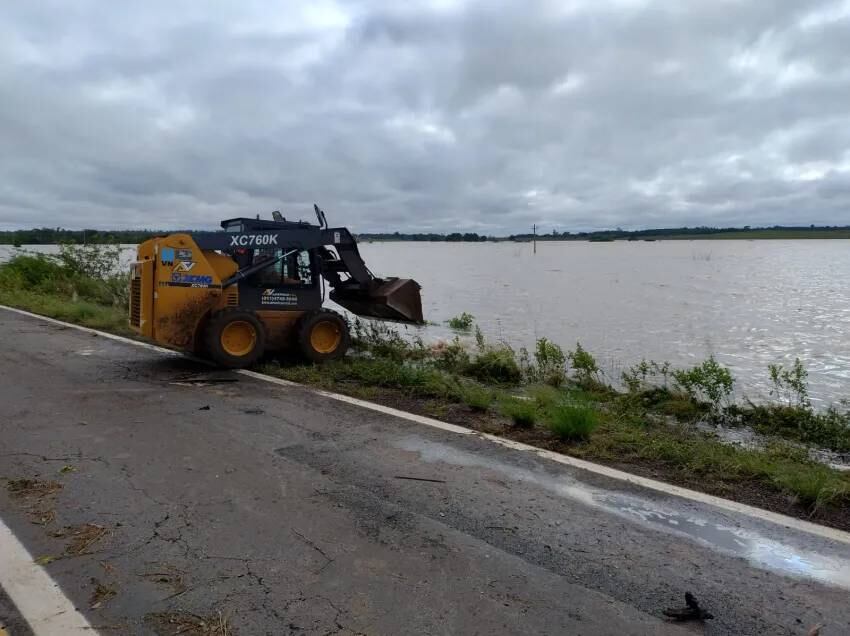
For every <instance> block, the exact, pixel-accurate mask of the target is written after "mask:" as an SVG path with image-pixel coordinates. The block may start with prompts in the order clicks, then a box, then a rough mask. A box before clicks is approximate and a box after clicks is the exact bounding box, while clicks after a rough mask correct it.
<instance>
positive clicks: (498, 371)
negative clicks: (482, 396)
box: [465, 345, 522, 384]
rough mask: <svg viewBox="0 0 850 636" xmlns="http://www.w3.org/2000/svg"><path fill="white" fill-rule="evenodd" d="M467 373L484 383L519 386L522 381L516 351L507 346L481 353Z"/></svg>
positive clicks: (471, 362)
mask: <svg viewBox="0 0 850 636" xmlns="http://www.w3.org/2000/svg"><path fill="white" fill-rule="evenodd" d="M465 372H466V374H467V375H470V376H472V377H474V378H477V379H478V380H481V381H482V382H498V383H502V384H517V383H518V382H520V380H522V372H521V371H520V368H519V364H518V363H517V360H516V355H515V354H514V350H513V349H511V348H510V347H509V346H507V345H502V346H499V347H493V348H489V349H486V350H485V351H482V352H480V353H479V354H478V355H477V356H475V358H474V359H472V360H471V361H470V362H469V363H468V364H467V365H466V369H465Z"/></svg>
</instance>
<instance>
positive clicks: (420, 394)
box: [0, 249, 850, 528]
mask: <svg viewBox="0 0 850 636" xmlns="http://www.w3.org/2000/svg"><path fill="white" fill-rule="evenodd" d="M104 258H105V257H104V256H103V254H101V253H100V251H98V252H97V253H93V254H92V253H89V252H87V251H85V250H79V249H77V250H75V249H66V250H63V253H62V255H61V258H54V259H50V258H47V257H41V256H33V255H26V254H23V255H18V256H15V257H14V258H13V259H12V260H11V261H9V262H8V263H5V264H3V265H0V303H2V304H6V305H10V306H14V307H19V308H22V309H26V310H28V311H32V312H34V313H38V314H42V315H46V316H50V317H53V318H57V319H60V320H65V321H67V322H71V323H75V324H80V325H84V326H87V327H92V328H96V329H102V330H104V331H109V332H112V333H117V334H122V335H132V334H131V333H130V330H129V328H128V325H127V292H126V283H127V281H126V278H124V277H123V276H122V275H116V274H113V273H112V271H114V270H112V269H111V267H112V264H110V263H109V262H107V261H106V260H103V259H104ZM472 326H473V325H472V324H470V325H469V329H470V330H471V329H472ZM352 336H353V337H352V341H353V351H352V353H351V354H350V355H348V356H347V357H345V358H344V359H342V360H338V361H334V362H329V363H325V364H323V365H313V364H306V363H302V362H297V361H294V360H291V359H281V360H279V361H274V360H272V361H269V362H266V363H265V364H264V365H263V366H262V367H261V368H260V371H261V372H264V373H267V374H269V375H273V376H276V377H281V378H284V379H288V380H291V381H294V382H298V383H302V384H307V385H312V386H317V387H321V388H325V389H330V390H334V391H338V392H340V393H345V394H348V395H353V396H356V397H360V398H363V399H368V400H373V401H376V402H379V403H384V404H388V405H390V406H399V405H401V408H405V409H407V410H411V411H413V412H420V413H423V414H426V415H430V416H433V417H439V418H446V419H449V420H450V421H453V422H454V423H458V424H462V425H465V426H470V427H477V428H478V429H479V430H486V431H487V432H494V431H495V432H497V433H500V434H502V435H504V436H506V437H511V438H514V439H518V440H521V441H527V442H528V443H532V444H535V445H538V446H542V447H546V448H551V449H553V450H557V451H560V452H565V453H568V454H571V455H574V456H577V457H583V458H586V459H590V460H594V461H599V462H603V463H608V464H613V465H617V466H626V467H634V469H636V470H638V471H641V470H648V471H650V472H652V474H656V473H658V474H660V475H661V476H662V478H664V479H668V480H670V481H673V482H674V483H681V484H685V485H687V486H690V487H693V488H697V489H701V490H705V491H709V492H716V493H722V494H724V495H726V496H729V497H731V498H740V497H741V496H742V495H741V492H740V491H741V490H742V489H743V490H746V489H751V488H756V489H760V490H759V493H758V495H755V496H756V500H755V501H756V504H757V505H761V504H762V503H764V502H766V503H765V505H774V507H777V506H778V507H780V508H782V509H785V507H784V504H776V498H777V497H778V498H780V499H781V498H784V501H785V502H786V503H787V501H789V498H790V500H791V501H792V502H794V505H796V506H797V507H798V508H795V510H797V514H802V515H818V516H820V515H823V514H826V513H825V512H824V511H831V512H829V514H835V513H834V511H835V510H838V513H837V514H838V517H837V518H838V519H839V522H838V523H839V525H841V524H843V527H847V528H850V473H846V472H841V471H837V470H834V469H831V468H829V467H828V466H825V465H823V464H820V463H817V462H815V461H812V460H811V459H810V458H809V455H808V448H807V445H819V446H822V447H825V448H829V449H833V450H838V451H844V452H846V451H850V415H848V413H845V412H843V411H839V410H838V409H837V408H831V409H829V410H827V411H825V412H814V411H813V410H812V408H811V405H810V402H809V400H808V393H807V387H806V383H805V378H806V375H805V371H804V369H802V366H801V365H800V364H799V361H797V363H795V365H794V366H793V367H791V368H788V369H786V368H784V367H781V366H778V365H772V366H771V369H770V372H771V377H772V379H773V381H774V383H775V385H776V387H775V388H776V394H777V395H779V396H781V397H782V399H783V400H784V401H782V402H772V403H769V404H762V405H754V404H752V403H747V404H743V405H740V404H728V402H729V400H730V399H731V395H732V386H733V384H734V378H732V376H731V374H730V373H729V371H728V369H726V368H725V367H723V366H722V365H720V364H719V363H718V362H717V361H715V360H714V359H709V360H707V361H705V362H703V363H700V364H698V365H696V366H694V367H692V368H691V369H679V370H677V369H672V368H671V367H670V365H669V364H668V363H662V364H659V363H655V362H652V361H643V362H641V363H640V364H639V365H635V367H633V368H631V369H629V370H627V371H626V372H624V374H623V385H624V387H625V388H615V387H613V386H612V383H611V381H610V379H608V378H606V377H605V376H604V374H603V373H602V371H601V370H600V367H599V365H598V363H597V361H596V360H595V358H594V357H593V355H592V354H591V353H590V352H588V351H587V350H585V349H584V348H582V346H581V345H580V344H579V343H577V344H576V347H575V349H574V350H572V351H564V350H562V349H561V348H560V347H559V346H558V345H556V344H555V343H553V342H551V341H548V340H546V339H540V340H539V341H538V342H537V346H536V347H535V348H534V349H533V351H531V352H529V351H526V350H525V349H520V350H519V351H515V350H514V349H512V348H511V347H510V346H508V345H507V344H505V343H496V344H491V343H489V342H487V341H485V339H484V336H483V335H482V334H481V331H480V330H479V329H478V328H477V327H476V328H475V330H474V336H475V342H474V345H472V346H470V345H468V344H465V343H464V342H462V341H461V340H460V339H459V338H458V337H455V338H454V339H453V340H452V341H450V342H443V343H436V344H433V345H426V344H425V343H424V342H423V341H422V340H421V339H419V338H416V337H412V338H411V337H410V336H409V335H404V334H401V333H399V332H398V331H396V330H395V329H394V328H393V327H389V326H387V325H385V324H382V323H378V322H373V321H355V322H354V324H353V328H352ZM719 421H722V422H723V423H724V424H725V425H748V426H751V427H752V428H753V429H754V430H756V431H758V432H760V433H763V434H765V435H767V436H768V439H771V440H774V441H773V443H770V444H769V445H768V446H767V447H765V448H762V449H744V448H739V447H735V446H731V445H728V444H725V443H722V442H721V440H720V439H719V438H718V437H717V436H716V435H713V434H712V433H710V432H708V433H707V432H701V431H699V430H697V429H696V428H695V427H694V426H693V423H695V422H719ZM784 440H787V441H784ZM763 500H764V501H763ZM771 502H773V503H771ZM830 518H832V517H830Z"/></svg>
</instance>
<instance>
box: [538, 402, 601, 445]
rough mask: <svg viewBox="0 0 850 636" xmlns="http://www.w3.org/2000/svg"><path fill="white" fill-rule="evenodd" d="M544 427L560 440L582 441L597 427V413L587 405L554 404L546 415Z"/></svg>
mask: <svg viewBox="0 0 850 636" xmlns="http://www.w3.org/2000/svg"><path fill="white" fill-rule="evenodd" d="M546 426H547V427H548V428H549V430H550V431H552V433H554V434H555V436H556V437H558V438H559V439H561V440H583V439H587V438H589V437H590V434H591V433H592V432H593V431H594V430H596V427H597V426H599V413H597V411H596V409H594V408H593V407H592V406H591V405H589V404H582V403H569V402H565V403H561V404H556V405H554V406H552V407H550V408H549V410H548V412H547V413H546Z"/></svg>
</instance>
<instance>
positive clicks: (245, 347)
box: [221, 320, 257, 357]
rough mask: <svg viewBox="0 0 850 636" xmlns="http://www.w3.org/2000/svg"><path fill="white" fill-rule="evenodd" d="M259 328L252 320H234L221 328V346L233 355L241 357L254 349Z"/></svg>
mask: <svg viewBox="0 0 850 636" xmlns="http://www.w3.org/2000/svg"><path fill="white" fill-rule="evenodd" d="M256 342H257V330H256V329H255V328H254V325H252V324H251V323H250V322H246V321H244V320H234V321H233V322H231V323H228V324H227V325H226V326H225V327H224V329H222V330H221V348H222V349H224V351H225V352H226V353H227V354H228V355H231V356H235V357H241V356H245V355H248V354H249V353H251V351H253V350H254V345H255V344H256Z"/></svg>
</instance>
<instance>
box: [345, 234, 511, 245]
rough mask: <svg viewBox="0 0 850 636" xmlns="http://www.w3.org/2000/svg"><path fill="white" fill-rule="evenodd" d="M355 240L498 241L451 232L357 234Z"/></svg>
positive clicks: (492, 237)
mask: <svg viewBox="0 0 850 636" xmlns="http://www.w3.org/2000/svg"><path fill="white" fill-rule="evenodd" d="M357 238H358V239H359V240H363V241H449V242H451V243H459V242H467V243H472V242H481V241H496V240H499V239H497V238H496V237H494V236H483V235H481V234H476V233H475V232H465V233H463V234H461V233H460V232H452V233H451V234H435V233H418V234H417V233H406V232H378V233H364V234H358V235H357Z"/></svg>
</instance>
